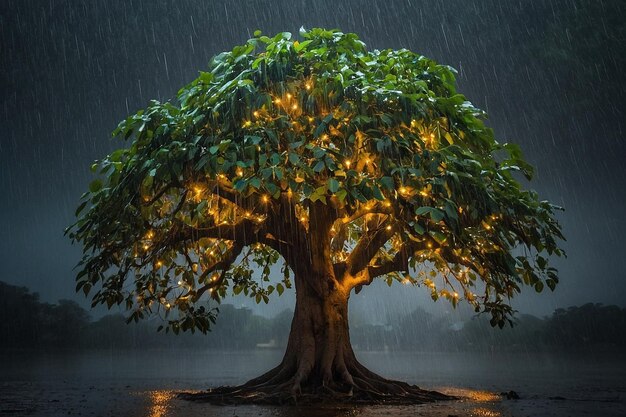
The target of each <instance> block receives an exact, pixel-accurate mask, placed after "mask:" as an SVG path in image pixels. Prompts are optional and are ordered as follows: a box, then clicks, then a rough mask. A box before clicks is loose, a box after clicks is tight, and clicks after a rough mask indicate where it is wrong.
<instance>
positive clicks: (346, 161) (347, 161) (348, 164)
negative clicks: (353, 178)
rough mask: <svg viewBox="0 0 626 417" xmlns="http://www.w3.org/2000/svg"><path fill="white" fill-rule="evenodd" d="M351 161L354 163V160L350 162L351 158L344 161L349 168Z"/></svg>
mask: <svg viewBox="0 0 626 417" xmlns="http://www.w3.org/2000/svg"><path fill="white" fill-rule="evenodd" d="M351 163H352V162H350V160H349V159H346V160H345V161H344V164H346V167H347V168H350V164H351Z"/></svg>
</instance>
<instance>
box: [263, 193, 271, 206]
mask: <svg viewBox="0 0 626 417" xmlns="http://www.w3.org/2000/svg"><path fill="white" fill-rule="evenodd" d="M261 201H262V202H263V203H266V204H267V203H268V202H269V201H270V198H269V197H268V196H267V194H263V196H262V197H261Z"/></svg>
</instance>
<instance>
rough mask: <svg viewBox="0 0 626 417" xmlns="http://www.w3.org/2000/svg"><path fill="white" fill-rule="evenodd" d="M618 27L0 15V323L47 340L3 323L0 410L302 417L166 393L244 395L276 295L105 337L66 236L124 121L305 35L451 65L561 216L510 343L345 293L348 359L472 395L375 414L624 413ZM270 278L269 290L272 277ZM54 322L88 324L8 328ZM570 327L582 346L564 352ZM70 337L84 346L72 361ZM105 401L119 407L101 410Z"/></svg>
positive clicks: (438, 311)
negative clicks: (325, 34)
mask: <svg viewBox="0 0 626 417" xmlns="http://www.w3.org/2000/svg"><path fill="white" fill-rule="evenodd" d="M624 22H626V5H625V4H624V3H623V2H621V1H619V0H599V1H591V0H532V1H524V2H514V1H498V0H470V1H462V0H437V1H424V0H421V1H418V0H403V1H378V0H346V1H334V2H331V1H328V0H320V1H315V2H314V1H309V2H304V1H299V0H291V1H286V0H275V1H267V0H261V1H254V2H253V1H240V2H231V1H223V0H216V1H200V0H183V1H177V2H173V1H167V0H158V1H141V0H131V1H119V0H115V1H104V0H94V1H90V2H73V1H62V0H47V1H43V0H3V1H2V3H1V4H0V99H1V103H0V105H1V107H0V126H1V127H2V129H1V130H0V190H2V194H3V196H2V198H0V213H1V216H0V219H1V220H0V235H1V236H2V237H3V238H2V239H0V257H1V260H2V262H1V264H2V266H3V268H2V275H1V276H0V281H1V282H0V284H1V285H2V286H1V287H0V288H1V291H0V296H1V297H2V300H0V303H4V304H0V318H1V319H2V322H3V323H11V322H13V323H18V322H19V323H24V326H26V327H28V328H29V329H31V331H32V333H33V334H34V336H32V338H31V339H28V340H40V339H41V338H40V339H38V338H37V337H38V336H37V335H36V334H49V335H48V336H46V337H48V339H45V338H44V339H45V340H49V342H45V343H50V346H51V349H50V352H44V353H42V352H40V351H37V349H36V348H37V346H28V348H27V349H25V348H24V346H23V345H20V344H19V343H18V342H15V343H12V342H11V341H10V340H11V338H13V337H14V336H13V335H14V334H17V333H15V332H16V330H15V329H13V328H12V327H11V326H9V325H8V324H3V327H1V329H2V332H1V333H0V339H3V340H4V342H2V344H1V345H0V349H4V350H2V351H0V356H1V359H0V381H1V382H2V383H3V386H2V387H1V388H0V412H1V413H7V414H8V415H61V414H63V415H66V414H78V415H88V414H90V413H94V414H96V415H137V416H139V415H151V416H170V415H172V416H175V415H201V414H209V415H231V414H233V413H235V412H237V413H238V415H257V412H260V413H261V415H270V414H272V413H277V414H279V415H298V413H297V412H296V411H293V410H291V411H289V409H285V410H280V411H276V410H274V409H272V410H271V411H267V410H264V411H263V410H262V411H258V410H256V409H248V408H245V407H241V408H237V409H232V408H228V407H225V408H220V407H217V408H212V407H214V406H208V405H206V406H205V405H202V404H196V403H189V402H185V401H182V400H180V399H177V397H176V393H177V392H178V391H180V390H203V389H207V388H210V387H213V386H220V385H233V384H239V383H243V382H245V381H246V380H247V379H249V378H252V377H254V376H257V375H260V374H261V373H263V372H265V371H267V370H269V369H270V368H271V367H272V366H274V365H275V364H277V363H278V362H280V358H281V357H282V354H283V352H284V348H285V346H284V345H285V344H286V338H287V336H288V334H289V326H290V322H291V314H292V312H293V310H294V304H295V295H294V291H293V289H287V290H285V294H283V295H282V296H281V297H272V299H271V300H270V302H269V303H267V304H266V303H264V302H261V303H257V302H255V300H254V299H253V298H249V297H243V296H234V297H233V296H228V297H226V298H225V299H224V300H222V307H221V310H222V311H221V313H220V315H219V316H218V318H217V324H216V327H215V329H214V331H213V332H210V333H208V334H207V335H197V334H194V335H188V334H183V335H179V336H178V337H173V336H172V335H169V334H168V335H163V334H162V333H160V332H159V333H157V332H156V326H157V325H158V323H157V321H155V320H152V319H150V320H147V321H142V322H140V323H131V324H129V325H125V324H124V325H122V323H123V320H120V317H119V316H115V315H119V314H126V313H125V311H124V310H123V308H118V307H113V309H112V310H108V309H106V308H105V307H103V306H96V307H95V308H92V307H91V299H90V297H85V296H83V294H82V292H79V293H77V292H76V291H75V288H76V269H74V268H75V266H76V264H77V263H78V261H79V260H80V257H81V248H80V247H79V245H76V244H75V245H72V243H71V242H70V239H68V238H67V236H64V230H65V228H66V227H68V226H69V225H71V224H72V223H73V222H74V221H75V219H76V217H75V210H76V207H77V206H78V204H79V203H80V197H81V194H82V193H84V192H85V191H86V190H88V189H89V184H90V183H91V182H92V181H93V179H94V174H93V173H92V172H91V170H90V167H91V165H92V164H93V163H94V161H96V160H101V159H103V158H104V157H105V156H106V155H107V154H110V153H111V152H113V151H114V150H116V149H118V148H120V147H124V146H127V145H128V142H122V141H121V140H119V139H112V138H111V132H112V131H113V130H114V129H115V128H116V127H117V125H118V123H119V122H120V121H122V120H124V119H125V118H126V117H128V116H129V115H132V114H134V113H135V112H137V111H138V110H139V109H142V108H145V107H146V106H147V105H148V104H149V101H150V100H158V101H160V102H166V101H168V100H174V99H175V97H176V94H177V92H178V90H179V89H180V88H181V87H182V86H184V85H187V84H188V83H189V82H191V81H192V80H193V79H195V78H196V77H198V75H199V71H204V70H206V68H207V65H208V63H209V61H210V60H211V58H212V57H214V56H215V55H217V54H219V53H220V52H222V51H227V50H231V49H232V48H233V47H234V46H235V45H242V44H244V43H245V42H246V40H248V39H249V38H251V37H253V36H254V33H255V31H257V30H260V31H261V32H262V33H263V34H267V35H268V36H272V35H274V34H276V33H279V32H285V31H287V32H291V33H292V34H293V36H294V37H297V36H298V33H299V29H300V27H304V28H306V29H310V28H316V27H321V28H327V29H340V30H341V31H342V32H344V33H349V32H354V33H356V34H357V35H358V36H359V38H360V39H361V40H362V41H363V42H364V43H365V44H366V45H367V49H368V50H375V49H379V50H384V49H388V48H390V49H394V50H399V49H403V48H405V49H408V50H411V51H413V52H416V53H418V54H421V55H424V56H426V57H428V58H430V59H433V60H435V61H436V62H437V63H440V64H445V65H449V66H450V67H452V68H454V69H455V70H456V81H457V89H458V91H459V92H460V93H462V94H463V95H465V96H466V97H467V99H468V100H470V101H471V102H472V103H473V105H475V106H476V107H478V108H481V109H484V110H485V111H486V112H487V114H488V119H487V125H488V126H489V127H490V128H492V129H493V131H494V135H495V137H496V139H497V140H498V141H499V142H503V143H504V142H513V143H517V144H519V145H520V147H521V149H522V151H523V153H524V157H525V159H526V160H527V161H528V162H529V163H531V164H532V165H533V166H534V167H535V177H534V178H533V179H532V181H530V182H528V181H526V180H521V182H522V186H523V187H524V188H527V189H533V190H536V191H537V193H538V195H539V198H540V199H541V200H543V199H545V200H549V201H550V202H552V203H554V204H556V205H558V206H562V207H563V208H564V211H563V212H559V213H558V214H557V218H558V220H559V222H560V223H561V225H562V228H563V234H564V235H565V237H566V239H567V240H566V241H565V242H563V245H562V247H563V248H564V250H565V252H566V253H567V257H563V258H556V259H554V260H553V261H552V262H553V265H554V266H555V267H557V268H558V270H559V277H560V283H559V285H557V287H556V289H555V290H554V291H550V290H549V289H547V288H546V289H544V290H543V291H542V292H541V293H537V292H535V290H533V288H530V287H528V288H524V291H522V293H521V294H520V295H518V296H516V297H515V299H514V300H512V306H513V307H514V309H515V310H517V315H516V318H517V320H518V324H517V325H516V326H515V327H514V328H512V329H511V328H508V327H505V328H504V329H502V330H499V329H497V328H495V329H494V328H492V327H491V326H489V323H488V319H487V320H486V321H485V320H484V317H483V316H480V317H476V315H475V313H474V312H473V310H472V309H471V308H470V307H469V306H468V305H466V304H461V305H459V306H458V307H457V308H453V307H452V305H450V303H448V302H447V301H445V300H439V301H438V302H433V300H432V299H431V294H430V292H429V291H427V290H425V288H424V286H423V285H422V286H420V287H415V286H406V285H402V284H401V283H398V282H395V283H393V285H391V286H389V287H388V285H387V283H386V282H384V281H383V280H380V281H376V282H374V283H372V284H371V285H369V286H367V287H365V288H364V289H363V291H361V292H360V293H359V294H353V295H352V296H351V298H350V310H349V311H350V331H351V333H350V334H351V339H352V344H353V346H354V347H355V350H356V351H357V356H358V357H359V358H360V360H361V361H362V362H363V363H364V364H366V365H367V366H368V367H370V368H371V369H374V370H376V372H379V373H381V374H384V375H386V376H389V377H393V378H394V379H400V380H406V381H408V382H410V383H413V384H417V385H419V386H420V387H421V388H427V389H437V390H444V391H445V392H446V393H449V394H451V395H458V396H461V397H464V398H469V400H467V401H466V402H462V403H461V404H459V403H455V402H452V403H445V405H442V406H441V408H437V407H439V406H429V407H430V408H412V409H411V408H410V409H405V408H402V407H401V408H393V407H392V406H388V407H390V408H388V409H385V412H391V413H395V414H398V415H413V414H415V412H416V410H420V412H424V413H425V415H433V416H438V415H449V414H450V415H468V416H469V415H481V416H483V415H484V416H488V415H493V416H508V415H511V416H521V415H529V414H530V415H536V414H542V415H554V416H565V415H583V414H584V412H589V413H592V414H593V413H596V412H597V410H598V409H600V410H602V415H609V416H610V415H615V416H617V415H622V414H623V413H625V412H626V405H625V403H624V398H625V396H626V386H624V383H623V381H624V380H626V378H625V377H626V361H624V358H623V355H619V354H618V353H619V351H620V349H623V346H624V343H626V341H625V339H624V337H623V336H622V337H621V339H620V338H617V337H616V338H614V339H609V340H605V335H606V334H623V333H624V331H625V330H626V324H625V323H626V322H625V320H626V319H625V317H626V313H625V311H626V310H624V309H625V308H626V303H625V302H624V296H626V275H625V273H624V267H623V265H622V263H623V261H622V259H623V257H624V255H626V251H625V249H624V245H623V239H622V237H623V236H624V235H625V234H626V221H625V220H624V218H623V213H624V208H625V207H626V193H625V192H624V190H625V189H626V182H625V178H626V176H625V175H624V174H623V159H624V157H625V156H626V143H625V141H624V129H625V128H626V126H625V120H626V118H625V117H624V114H625V109H624V100H625V99H626V94H625V93H626V90H625V85H626V79H625V78H626V76H625V75H624V74H625V72H624V68H625V67H626V54H625V53H624V52H625V51H626V26H625V23H624ZM272 275H281V272H280V264H277V265H276V266H274V267H273V268H272ZM15 287H25V288H22V290H20V289H19V288H17V289H16V288H15ZM32 293H37V294H38V296H37V297H38V298H37V299H36V300H31V298H29V297H30V296H32ZM28 294H30V295H28ZM20 297H21V298H20ZM18 298H19V300H27V301H20V302H19V303H16V302H15V300H17V299H18ZM5 299H6V300H13V301H11V302H9V301H6V302H5ZM59 300H69V301H67V302H65V304H63V303H64V302H63V301H59ZM28 303H32V304H28ZM19 305H22V306H26V307H28V306H31V305H32V306H33V307H32V308H30V309H29V308H26V307H24V308H23V309H20V308H19V307H17V306H19ZM42 306H44V307H42ZM60 306H65V307H64V308H65V309H66V310H67V311H71V312H73V314H76V315H77V316H78V317H79V318H80V317H82V316H81V314H87V316H85V317H84V323H87V324H85V325H86V326H88V327H89V328H88V329H87V330H85V329H83V328H82V327H80V326H82V324H80V323H78V324H76V326H78V327H71V326H72V324H71V320H69V319H67V320H66V319H63V320H66V328H63V326H61V327H59V328H54V329H55V330H54V331H51V330H50V328H48V329H46V326H47V324H46V323H45V322H43V321H26V320H21V319H20V317H35V315H33V314H32V312H33V309H39V308H41V309H42V310H41V311H43V312H44V313H41V314H44V315H46V314H47V315H49V316H50V317H52V316H54V314H57V313H58V314H60V313H59V312H60V311H61V309H60ZM57 307H59V308H57ZM55 309H56V310H55ZM66 310H63V311H66ZM55 311H56V312H57V313H54V312H55ZM112 315H113V316H112ZM55 317H57V319H58V315H57V316H55ZM75 317H76V316H75ZM575 319H577V320H578V321H577V323H578V327H576V325H575V324H572V323H571V322H570V321H572V320H574V321H575ZM77 320H78V319H77ZM107 320H108V321H107ZM116 320H117V321H116ZM594 320H596V321H594ZM222 321H223V323H222ZM68 323H69V324H68ZM84 323H83V324H84ZM98 326H99V327H98ZM567 326H570V327H567ZM602 326H607V327H606V329H605V328H604V327H602ZM79 328H80V329H79ZM590 328H593V329H595V330H597V332H595V333H594V332H592V331H589V329H590ZM81 329H82V330H81ZM584 329H587V330H584ZM599 329H605V330H599ZM583 330H584V331H588V333H585V335H584V337H581V338H573V339H570V338H569V337H570V336H571V334H572V333H577V332H581V331H583ZM76 332H83V333H84V334H87V335H89V336H88V337H86V338H85V339H86V340H84V341H82V342H81V343H82V345H80V346H74V347H72V346H71V345H72V343H71V342H72V341H73V340H74V338H76V337H77V333H76ZM85 332H86V333H85ZM568 332H570V333H568ZM22 333H23V332H22ZM81 334H82V333H81ZM113 335H117V338H115V337H113ZM590 335H591V336H590ZM594 335H595V336H594ZM170 336H172V337H170ZM29 337H30V336H29ZM589 337H597V340H593V339H589ZM603 338H604V339H603ZM25 340H26V339H25ZM42 340H43V339H42ZM50 340H52V341H50ZM29 343H32V342H29ZM37 343H39V342H37ZM42 343H44V342H42ZM77 343H78V342H77ZM52 346H55V347H54V348H52ZM572 346H575V348H572ZM51 352H53V353H51ZM233 352H235V353H233ZM238 352H240V353H238ZM563 352H566V353H565V354H563ZM585 355H586V357H587V358H591V359H589V360H587V359H584V358H585ZM16 358H17V359H16ZM26 362H28V363H30V364H29V365H23V364H24V363H26ZM140 362H141V363H143V364H144V365H143V366H138V365H137V363H140ZM18 364H19V366H18ZM85 369H87V370H88V371H85ZM89 374H91V375H92V376H90V375H89ZM572 380H579V381H580V382H579V383H572V382H571V381H572ZM59 381H62V383H58V384H57V382H59ZM33 384H34V385H33ZM37 390H39V391H44V390H45V391H46V392H47V393H46V394H40V393H37V392H36V391H37ZM111 393H114V394H111ZM501 393H504V394H507V393H513V394H515V395H513V394H511V395H508V396H507V395H501ZM112 395H115V396H119V397H120V398H122V399H121V400H120V401H119V402H118V403H117V404H114V405H112V404H110V403H111V401H112V399H113V398H114V397H112ZM518 395H519V397H520V399H519V400H514V399H512V398H511V397H516V396H518ZM83 400H84V401H83ZM581 404H582V405H581ZM579 405H580V407H579V408H578V409H577V407H578V406H579ZM376 410H377V409H376V408H367V407H365V408H341V407H340V408H331V409H324V412H328V415H347V414H346V413H348V412H353V413H354V415H364V416H367V415H375V414H374V413H375V412H376ZM318 411H319V410H318ZM300 412H301V413H305V412H314V411H311V410H308V411H306V410H305V411H302V410H300ZM263 413H265V414H263ZM290 413H291V414H290ZM342 413H343V414H342ZM401 413H405V414H401ZM576 413H579V414H576ZM303 415H304V414H303Z"/></svg>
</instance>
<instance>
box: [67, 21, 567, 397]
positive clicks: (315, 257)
mask: <svg viewBox="0 0 626 417" xmlns="http://www.w3.org/2000/svg"><path fill="white" fill-rule="evenodd" d="M300 34H301V40H300V41H297V40H292V38H291V35H290V34H289V33H279V34H278V35H276V36H274V37H273V38H270V37H267V36H263V35H262V34H261V33H259V32H256V33H255V34H254V37H253V38H252V39H250V40H248V41H247V42H246V43H245V44H244V45H241V46H237V47H235V48H234V49H233V50H232V51H230V52H224V53H222V54H220V55H218V56H216V57H215V58H213V60H212V61H211V63H210V65H209V69H208V71H207V72H201V73H200V76H199V77H198V78H197V79H196V80H194V81H193V82H191V83H190V84H189V85H187V86H186V87H184V88H182V89H181V90H180V91H179V93H178V97H177V100H176V101H175V102H166V103H160V102H157V101H152V102H150V104H149V106H148V107H147V108H146V109H145V110H141V111H139V112H138V113H137V114H135V115H132V116H130V117H128V118H127V119H126V120H124V121H123V122H121V123H120V125H119V126H118V128H117V129H116V130H115V131H114V136H119V137H121V138H123V139H125V140H129V141H130V144H129V146H128V147H127V148H124V149H120V150H117V151H115V152H113V153H112V154H110V155H109V156H107V157H106V158H104V159H103V160H102V161H100V162H98V163H96V164H94V165H93V167H92V169H93V170H94V172H97V173H98V174H99V178H98V179H96V180H95V181H93V182H92V183H91V185H90V187H89V191H88V192H87V193H86V194H85V195H84V197H83V202H82V204H81V205H80V206H79V208H78V211H77V216H78V220H77V222H76V223H75V224H74V225H73V226H71V227H70V228H69V234H70V237H71V239H73V240H74V241H76V242H79V243H80V244H81V245H82V246H83V248H84V257H83V259H82V261H81V262H80V264H79V267H80V270H79V273H78V276H77V282H78V285H77V290H83V291H84V292H85V294H89V293H90V292H94V293H93V303H94V305H96V304H106V305H108V306H109V307H111V306H112V305H114V304H124V305H125V306H126V308H127V309H128V310H129V311H130V316H129V321H130V320H135V321H136V320H138V319H141V318H143V317H145V316H146V315H147V314H149V313H159V314H161V315H162V316H164V318H165V319H166V321H165V323H164V325H165V327H166V329H167V330H172V331H173V332H175V333H178V332H179V331H181V330H183V331H185V330H191V331H194V330H198V329H199V330H200V331H202V332H206V331H208V330H209V329H210V326H211V324H212V323H214V321H215V318H216V312H217V310H216V309H215V308H211V305H215V302H219V301H220V300H222V299H223V298H224V297H226V296H229V295H231V294H234V295H243V296H249V297H253V298H255V299H256V301H257V303H258V302H261V301H263V302H266V303H267V302H268V300H269V298H270V297H271V296H274V295H276V294H277V295H280V294H282V293H283V291H285V289H286V288H291V287H292V286H293V285H295V294H296V307H295V313H294V317H293V321H292V325H291V333H290V336H289V340H288V345H287V350H286V353H285V355H284V358H283V360H282V362H281V363H280V364H279V365H278V366H277V367H276V368H274V369H272V370H270V371H269V372H268V373H266V374H265V375H263V376H261V377H259V378H256V379H253V380H252V381H250V382H248V383H247V384H245V385H243V386H241V387H235V388H223V389H218V390H213V391H211V392H210V393H207V394H204V395H205V397H206V398H208V399H211V398H218V397H219V398H220V400H223V399H224V398H226V397H227V398H231V399H232V401H235V399H236V398H239V399H244V398H247V400H248V401H270V398H274V399H275V400H276V401H281V400H283V399H285V398H287V397H291V396H296V397H297V396H299V395H300V396H302V395H305V394H306V393H317V394H320V393H322V392H326V393H335V394H336V393H344V394H346V395H353V397H352V398H361V399H370V400H373V401H376V400H380V399H396V400H397V401H406V402H413V401H423V400H429V399H437V398H442V396H441V395H440V394H437V393H432V392H428V391H421V390H419V389H418V388H417V387H414V386H409V385H408V384H404V383H401V382H397V381H389V380H386V379H385V378H383V377H380V376H378V375H376V374H374V373H373V372H371V371H369V370H368V369H366V368H365V367H364V366H362V365H361V364H360V363H359V362H358V361H357V359H356V357H355V354H354V352H353V349H352V347H351V345H350V335H349V331H348V299H349V297H350V295H351V293H352V292H353V291H354V292H355V293H358V292H359V291H360V290H361V289H362V288H363V287H364V286H367V285H369V284H370V283H371V282H372V281H373V280H374V279H382V280H386V281H387V283H389V284H390V285H391V283H392V282H393V281H399V282H401V283H405V284H407V283H408V284H413V285H417V286H423V287H425V288H426V290H428V291H430V293H431V294H432V298H433V299H435V300H436V299H438V298H446V299H448V300H449V301H450V302H451V303H452V304H453V305H456V304H457V303H458V302H460V301H462V300H464V301H466V302H467V303H469V304H470V305H472V306H473V307H474V308H475V310H476V311H477V312H484V313H487V314H490V315H491V323H492V325H494V326H495V325H498V326H500V327H502V326H503V325H504V324H505V322H506V321H510V318H511V315H512V314H513V310H512V307H511V306H510V300H511V298H512V297H513V296H514V295H515V294H517V293H519V292H520V291H521V289H522V287H524V286H531V287H534V289H535V290H537V291H541V290H542V289H543V287H544V285H547V286H548V287H550V288H551V289H554V287H555V285H556V284H557V281H558V278H557V275H556V270H555V269H554V268H552V267H550V266H548V260H547V258H548V257H549V255H558V256H560V255H562V251H561V249H559V247H558V245H557V241H558V240H559V239H561V238H562V235H561V232H560V226H559V224H558V223H557V221H556V220H555V218H554V212H555V209H556V207H555V206H553V205H551V204H550V203H548V202H546V201H539V199H538V197H537V195H536V193H535V192H533V191H526V190H524V189H522V188H521V186H520V183H519V179H520V178H521V175H522V174H523V175H524V176H526V177H527V178H529V179H530V177H531V174H532V169H531V167H530V166H529V165H528V164H527V163H526V162H524V160H523V158H522V156H521V153H520V150H519V148H518V147H517V146H515V145H513V144H506V143H505V144H502V143H499V142H497V141H496V140H495V139H494V136H493V133H492V131H491V130H490V129H489V128H487V127H485V125H484V124H483V121H482V119H483V118H484V113H483V112H482V111H481V110H479V109H477V108H475V107H474V106H473V105H472V104H471V103H470V102H468V101H467V100H466V98H465V97H464V96H463V95H461V94H458V93H457V92H456V90H455V85H454V83H455V79H454V75H453V74H454V72H453V70H452V69H451V68H449V67H447V66H442V65H437V64H436V63H434V62H433V61H431V60H429V59H427V58H425V57H423V56H420V55H417V54H415V53H413V52H410V51H408V50H405V49H402V50H383V51H378V50H374V51H368V50H367V49H366V47H365V45H364V43H363V42H361V41H360V40H359V39H358V38H357V36H356V35H355V34H344V33H341V32H338V31H327V30H323V29H313V30H310V31H306V30H301V33H300ZM516 172H519V173H521V174H516ZM518 175H519V176H518ZM276 263H280V264H281V265H282V274H281V275H280V277H276V276H273V273H272V271H275V269H270V266H271V265H273V264H276ZM252 393H258V395H252ZM226 394H230V396H226V397H225V395H226Z"/></svg>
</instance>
